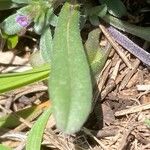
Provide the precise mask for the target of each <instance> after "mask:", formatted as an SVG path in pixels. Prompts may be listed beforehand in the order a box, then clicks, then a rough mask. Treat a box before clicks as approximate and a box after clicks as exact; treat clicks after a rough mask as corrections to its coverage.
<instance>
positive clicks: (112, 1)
mask: <svg viewBox="0 0 150 150" xmlns="http://www.w3.org/2000/svg"><path fill="white" fill-rule="evenodd" d="M100 2H101V3H102V4H106V5H107V7H108V12H109V13H110V14H111V15H113V16H116V17H118V18H120V17H122V16H125V15H126V14H127V10H126V7H125V6H124V4H123V2H122V1H121V0H100Z"/></svg>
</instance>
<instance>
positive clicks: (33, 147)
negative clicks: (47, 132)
mask: <svg viewBox="0 0 150 150" xmlns="http://www.w3.org/2000/svg"><path fill="white" fill-rule="evenodd" d="M51 113H52V110H51V108H48V109H47V110H45V112H44V113H43V114H42V115H41V116H40V117H39V119H38V120H37V121H36V123H35V124H34V125H33V127H32V129H31V130H30V132H29V135H28V138H27V144H26V150H41V142H42V137H43V132H44V129H45V126H46V123H47V121H48V118H49V116H50V115H51Z"/></svg>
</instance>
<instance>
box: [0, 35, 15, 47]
mask: <svg viewBox="0 0 150 150" xmlns="http://www.w3.org/2000/svg"><path fill="white" fill-rule="evenodd" d="M1 36H2V38H3V39H5V40H6V42H7V46H8V49H12V48H15V47H16V45H17V43H18V35H16V34H15V35H7V34H6V33H2V34H1Z"/></svg>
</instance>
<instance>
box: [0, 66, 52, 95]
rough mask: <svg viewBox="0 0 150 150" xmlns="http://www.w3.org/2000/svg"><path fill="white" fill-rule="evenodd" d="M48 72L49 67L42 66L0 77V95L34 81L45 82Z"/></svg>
mask: <svg viewBox="0 0 150 150" xmlns="http://www.w3.org/2000/svg"><path fill="white" fill-rule="evenodd" d="M49 72H50V66H49V65H47V64H44V65H42V66H39V67H36V68H34V69H32V70H30V71H26V72H23V73H10V74H3V75H0V85H1V86H0V93H3V92H7V91H10V90H13V89H16V88H19V87H22V86H25V85H27V84H31V83H34V82H36V81H40V80H45V79H46V78H47V77H48V75H49Z"/></svg>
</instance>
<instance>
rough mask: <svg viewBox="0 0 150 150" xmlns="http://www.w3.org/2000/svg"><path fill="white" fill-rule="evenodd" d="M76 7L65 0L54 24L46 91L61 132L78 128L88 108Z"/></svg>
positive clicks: (88, 90) (87, 74)
mask: <svg viewBox="0 0 150 150" xmlns="http://www.w3.org/2000/svg"><path fill="white" fill-rule="evenodd" d="M78 9H79V6H78V5H77V4H70V3H68V2H66V3H65V4H64V6H63V8H62V10H61V12H60V15H59V20H58V25H57V27H56V31H55V35H54V40H53V52H52V60H51V65H52V72H51V76H50V78H49V87H50V88H49V89H50V90H49V92H50V97H51V99H52V102H53V111H54V116H55V118H56V123H57V127H58V128H59V129H61V130H62V131H64V132H65V133H69V134H70V133H74V132H76V131H78V130H79V129H80V128H81V126H82V125H83V123H84V122H85V121H86V119H87V117H88V115H89V113H90V110H91V99H92V85H91V77H90V70H89V66H88V62H87V59H86V55H85V53H84V48H83V45H82V40H81V37H80V30H79V16H80V14H79V10H78Z"/></svg>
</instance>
